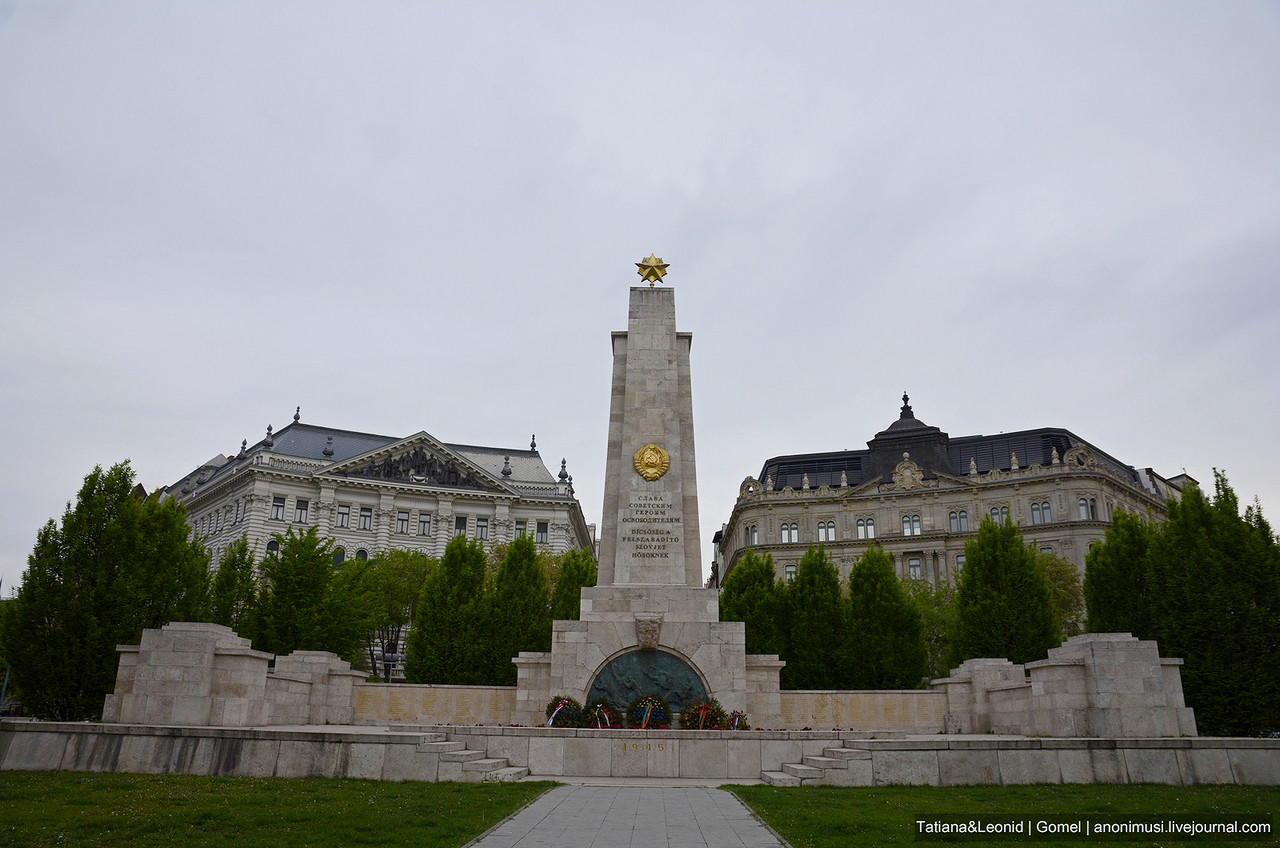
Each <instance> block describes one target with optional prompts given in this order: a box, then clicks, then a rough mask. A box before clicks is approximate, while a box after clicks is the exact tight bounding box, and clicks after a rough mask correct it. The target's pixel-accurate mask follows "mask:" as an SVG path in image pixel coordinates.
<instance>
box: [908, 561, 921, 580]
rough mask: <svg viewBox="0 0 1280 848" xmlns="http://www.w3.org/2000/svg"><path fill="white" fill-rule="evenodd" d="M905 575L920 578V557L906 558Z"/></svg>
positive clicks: (915, 578) (913, 578)
mask: <svg viewBox="0 0 1280 848" xmlns="http://www.w3.org/2000/svg"><path fill="white" fill-rule="evenodd" d="M907 576H908V577H910V578H911V579H912V580H919V579H920V557H908V558H907Z"/></svg>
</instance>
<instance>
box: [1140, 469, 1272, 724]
mask: <svg viewBox="0 0 1280 848" xmlns="http://www.w3.org/2000/svg"><path fill="white" fill-rule="evenodd" d="M1146 570H1147V573H1148V574H1149V575H1150V588H1151V601H1152V604H1151V609H1152V630H1153V635H1154V637H1155V639H1156V641H1157V642H1158V643H1159V645H1160V650H1161V653H1162V654H1163V655H1164V656H1172V657H1181V658H1182V659H1183V661H1184V665H1183V666H1182V687H1183V692H1184V695H1185V697H1186V702H1187V705H1188V706H1190V707H1192V708H1193V709H1195V711H1196V721H1197V724H1198V726H1199V728H1200V731H1201V732H1202V733H1204V734H1206V735H1214V736H1217V735H1231V736H1236V735H1240V736H1246V735H1248V736H1251V735H1256V734H1259V733H1264V732H1275V731H1277V730H1280V702H1277V699H1276V690H1277V688H1278V687H1280V548H1278V547H1277V542H1276V538H1275V535H1274V534H1273V533H1272V531H1271V527H1270V525H1268V524H1267V522H1266V521H1265V519H1263V517H1262V513H1261V510H1260V509H1259V508H1257V507H1256V506H1254V507H1250V508H1249V509H1248V510H1246V511H1245V514H1244V516H1243V517H1242V516H1241V514H1240V510H1239V503H1238V501H1237V499H1236V495H1235V492H1234V491H1232V489H1231V487H1230V485H1229V484H1228V483H1227V480H1226V478H1225V477H1224V476H1223V475H1222V474H1221V473H1219V472H1217V471H1215V472H1214V498H1213V500H1212V501H1209V500H1207V499H1206V498H1205V496H1204V494H1203V493H1202V492H1201V491H1200V489H1199V488H1198V487H1195V486H1189V487H1187V488H1186V489H1184V490H1183V493H1182V500H1181V501H1180V502H1178V501H1170V502H1169V512H1168V517H1167V519H1166V521H1165V522H1164V524H1163V526H1161V527H1160V529H1159V531H1158V532H1157V533H1156V534H1155V537H1154V539H1153V540H1152V542H1151V546H1150V548H1149V550H1148V552H1147V569H1146Z"/></svg>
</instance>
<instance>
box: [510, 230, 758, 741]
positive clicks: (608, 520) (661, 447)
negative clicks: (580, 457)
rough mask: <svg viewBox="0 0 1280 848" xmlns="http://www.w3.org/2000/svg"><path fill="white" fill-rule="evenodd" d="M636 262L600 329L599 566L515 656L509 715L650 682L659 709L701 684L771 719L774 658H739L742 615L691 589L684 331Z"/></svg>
mask: <svg viewBox="0 0 1280 848" xmlns="http://www.w3.org/2000/svg"><path fill="white" fill-rule="evenodd" d="M636 265H637V266H638V267H639V269H640V274H641V277H642V278H643V279H644V280H645V281H646V282H648V283H649V285H647V286H637V287H634V288H632V289H631V293H630V308H629V311H628V319H627V330H626V331H625V332H615V333H613V339H612V340H613V396H612V400H611V403H610V408H609V453H608V457H607V460H606V463H605V486H604V512H603V515H602V517H601V534H600V548H599V564H598V568H599V579H598V581H597V585H596V586H593V587H589V588H585V589H583V590H582V598H581V620H579V621H557V622H555V624H554V626H553V632H552V645H551V651H550V653H522V654H521V655H520V656H519V657H518V658H516V660H515V662H516V664H517V666H519V682H518V684H517V692H516V713H515V717H514V719H513V720H514V721H515V722H516V723H518V724H535V723H541V721H542V716H543V713H544V709H545V706H546V703H547V701H548V700H550V698H551V697H552V696H553V695H554V696H556V697H561V696H568V697H572V698H575V699H578V700H579V701H581V702H583V703H584V704H587V703H589V702H591V701H593V700H595V699H597V698H601V697H603V698H607V699H608V700H609V701H610V702H611V703H612V704H613V705H614V706H615V707H617V708H619V709H621V708H625V707H626V705H627V704H628V703H629V702H630V700H631V699H632V698H633V697H635V696H636V695H645V694H657V695H660V696H662V697H663V698H665V699H667V700H668V701H669V702H670V704H671V706H672V708H673V710H678V709H679V708H680V706H681V705H683V704H685V703H693V702H696V701H700V700H704V699H706V698H708V697H713V698H716V699H717V700H719V701H720V703H721V705H722V706H723V707H724V708H725V709H726V710H746V709H750V710H754V711H755V713H756V714H755V715H754V716H752V720H753V721H755V722H757V723H763V724H764V726H766V727H777V726H779V725H778V723H777V721H778V720H779V718H780V716H779V715H778V714H779V712H780V702H779V700H778V669H779V668H780V667H781V665H782V664H781V663H779V662H778V659H777V657H775V656H759V657H756V656H752V657H748V656H747V655H746V653H745V644H746V639H745V631H744V629H743V625H742V623H741V622H736V621H726V622H722V621H720V603H719V592H718V590H716V589H706V588H703V583H702V566H701V560H700V553H701V551H700V548H701V540H700V538H699V534H698V478H697V471H696V468H695V465H694V441H693V399H692V398H693V396H692V392H691V386H690V379H689V377H690V374H689V351H690V346H691V344H692V341H693V336H692V334H690V333H681V332H677V331H676V310H675V291H674V290H673V289H671V288H665V287H657V286H656V285H655V283H659V282H660V281H661V279H662V276H663V275H664V274H665V272H666V268H667V266H666V264H664V263H663V262H662V260H661V259H658V258H657V257H656V256H653V255H651V256H650V257H649V258H648V259H646V260H644V261H643V262H638V263H636ZM771 722H772V723H771Z"/></svg>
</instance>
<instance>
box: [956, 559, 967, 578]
mask: <svg viewBox="0 0 1280 848" xmlns="http://www.w3.org/2000/svg"><path fill="white" fill-rule="evenodd" d="M965 559H966V557H965V555H964V554H956V577H957V578H959V577H960V572H962V571H964V563H965Z"/></svg>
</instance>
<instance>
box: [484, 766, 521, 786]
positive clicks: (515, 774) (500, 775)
mask: <svg viewBox="0 0 1280 848" xmlns="http://www.w3.org/2000/svg"><path fill="white" fill-rule="evenodd" d="M528 776H529V770H528V769H527V768H525V767H524V766H507V767H506V768H499V769H494V770H493V771H487V772H485V773H484V782H485V783H513V782H515V781H517V780H523V779H524V778H526V777H528Z"/></svg>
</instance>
